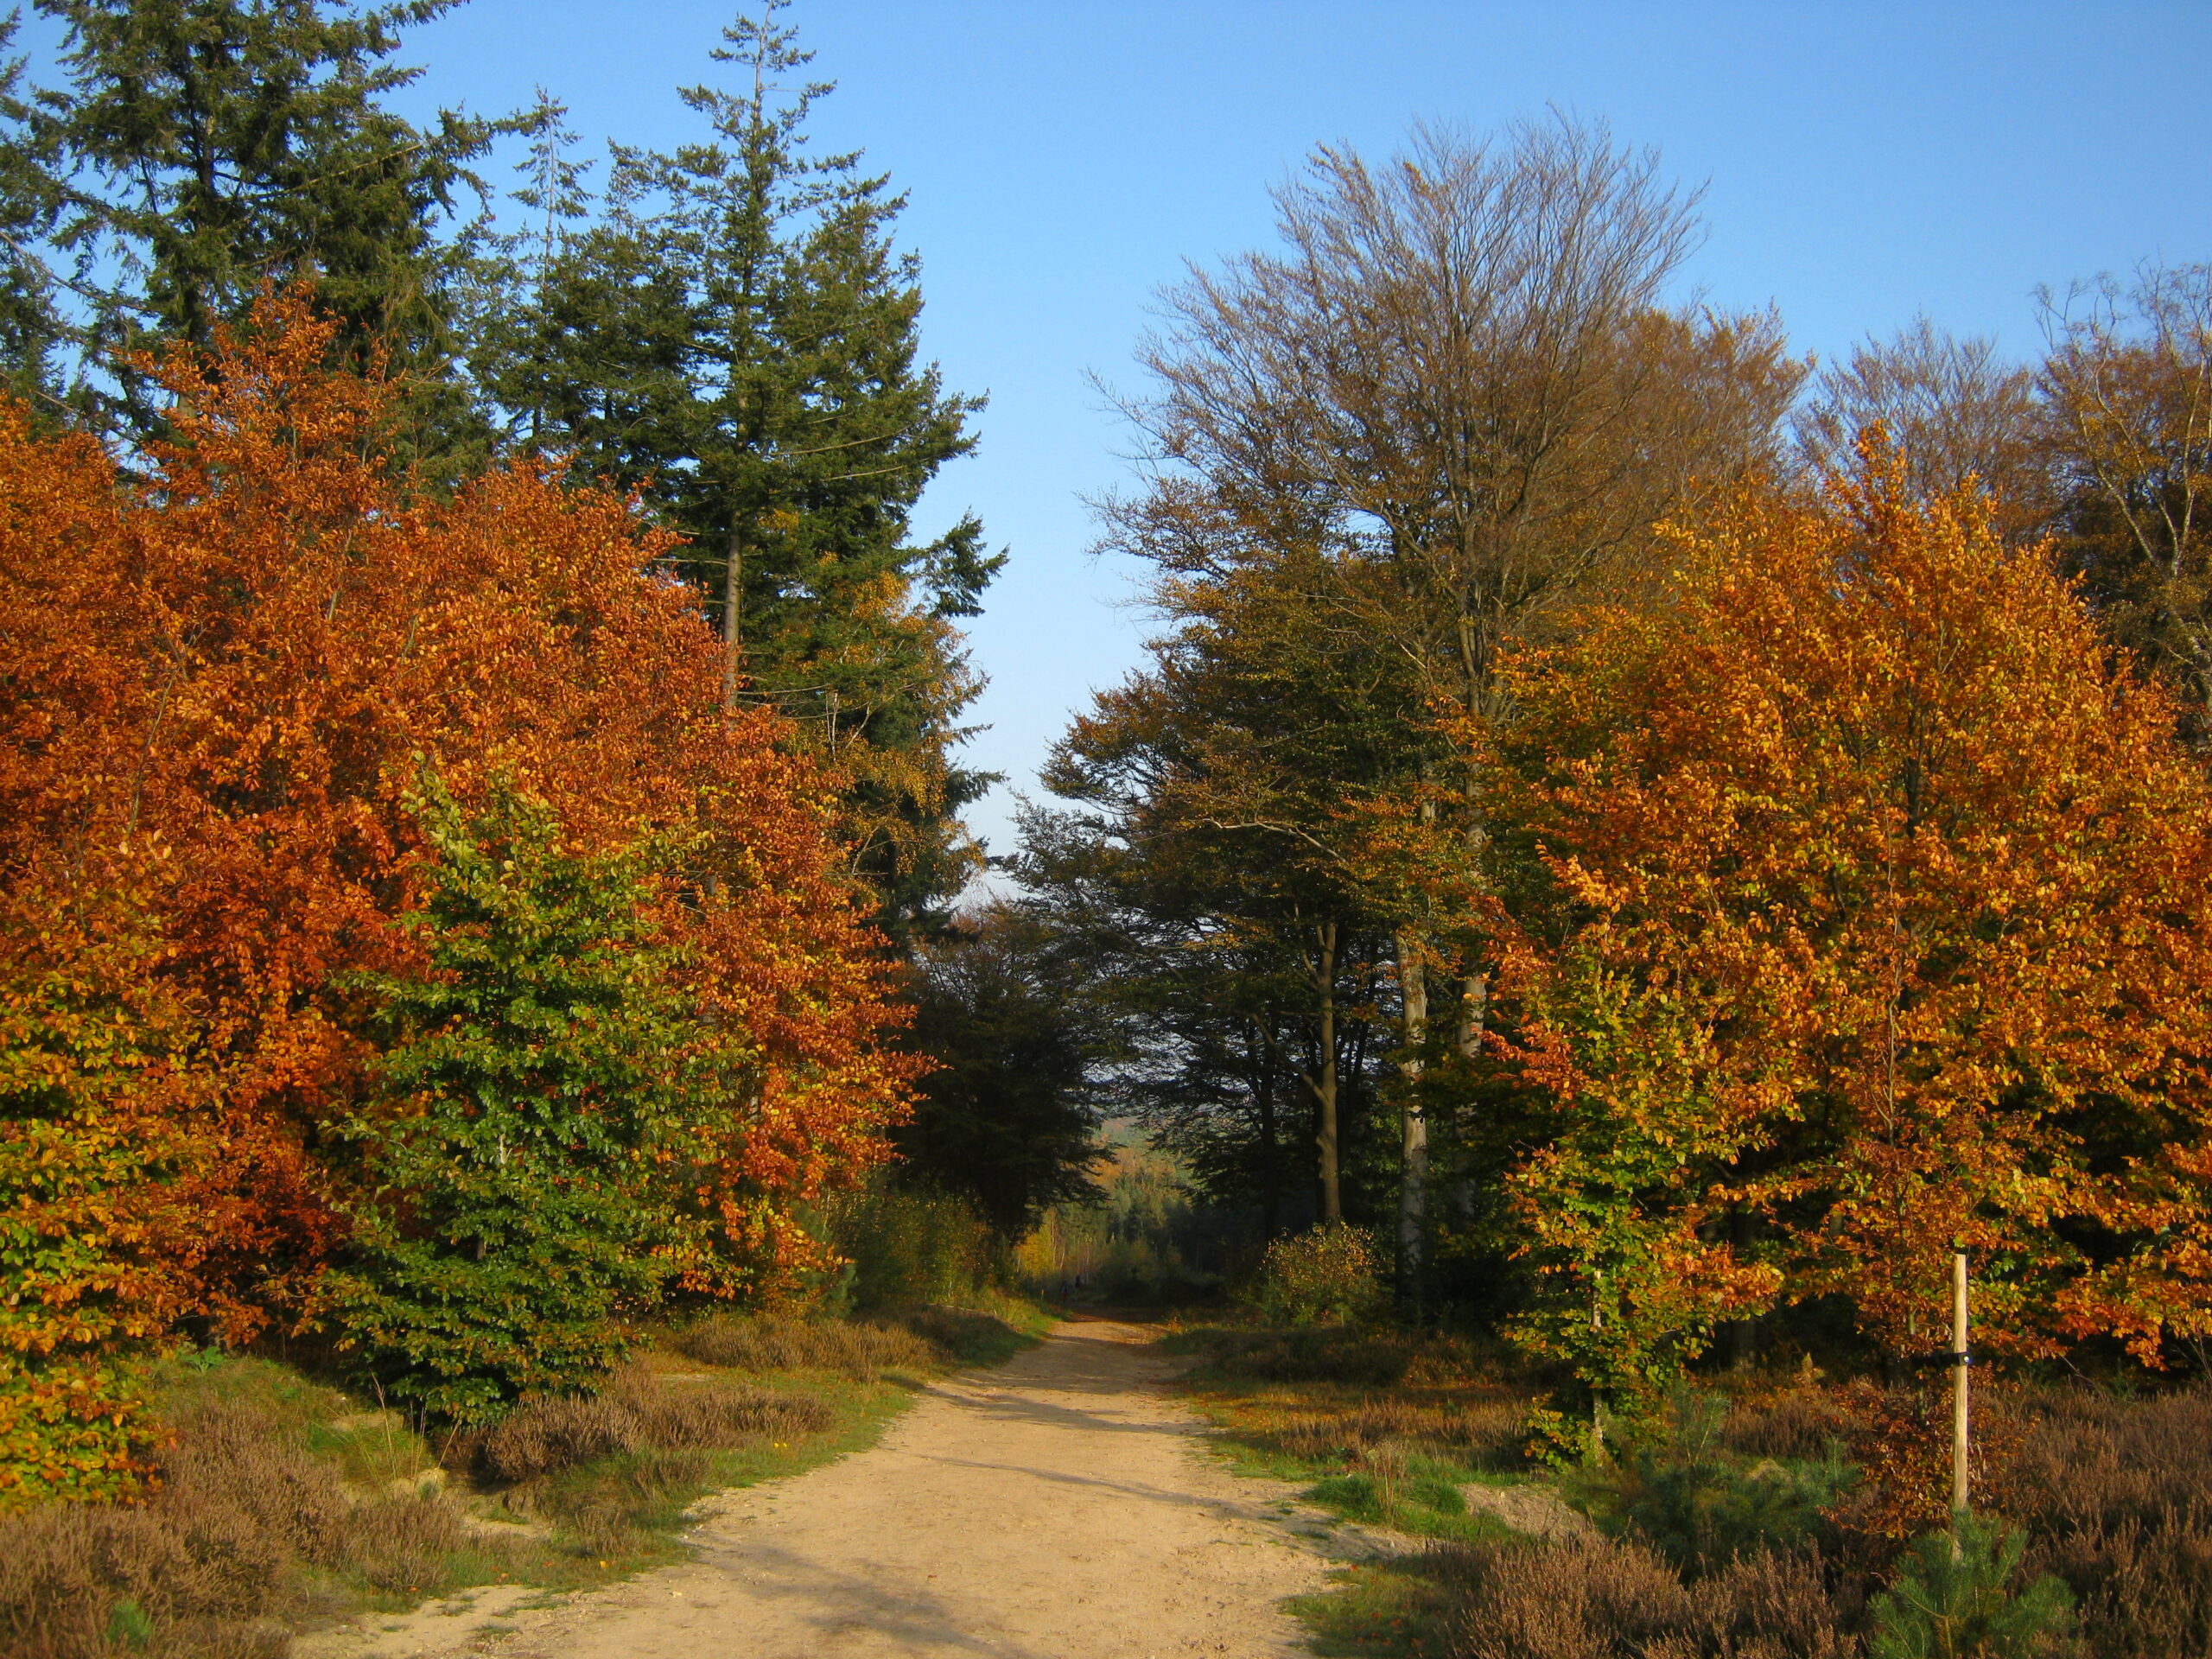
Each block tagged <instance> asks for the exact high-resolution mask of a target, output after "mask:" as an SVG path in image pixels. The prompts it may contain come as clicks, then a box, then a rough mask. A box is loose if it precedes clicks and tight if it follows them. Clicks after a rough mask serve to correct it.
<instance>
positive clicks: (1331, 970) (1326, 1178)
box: [1313, 922, 1344, 1222]
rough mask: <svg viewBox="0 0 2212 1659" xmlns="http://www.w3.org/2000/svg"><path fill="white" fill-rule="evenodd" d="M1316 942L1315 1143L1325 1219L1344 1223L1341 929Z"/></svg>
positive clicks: (1326, 931)
mask: <svg viewBox="0 0 2212 1659" xmlns="http://www.w3.org/2000/svg"><path fill="white" fill-rule="evenodd" d="M1313 940H1314V954H1313V988H1314V992H1315V995H1316V996H1317V997H1318V998H1319V1012H1320V1027H1321V1030H1320V1046H1319V1053H1318V1055H1317V1057H1316V1058H1318V1059H1319V1065H1318V1066H1317V1068H1316V1070H1317V1071H1318V1073H1319V1077H1318V1080H1317V1081H1316V1082H1315V1083H1314V1084H1313V1103H1314V1105H1315V1106H1316V1108H1318V1109H1319V1128H1318V1131H1317V1133H1316V1134H1315V1135H1314V1137H1313V1141H1314V1144H1315V1145H1316V1146H1317V1147H1319V1148H1320V1151H1321V1219H1322V1220H1323V1221H1325V1222H1340V1221H1342V1220H1343V1219H1344V1183H1343V1180H1342V1179H1341V1177H1340V1175H1339V1173H1338V1155H1337V925H1336V924H1335V923H1334V922H1329V923H1326V924H1325V925H1322V926H1319V927H1317V928H1315V929H1314V930H1313Z"/></svg>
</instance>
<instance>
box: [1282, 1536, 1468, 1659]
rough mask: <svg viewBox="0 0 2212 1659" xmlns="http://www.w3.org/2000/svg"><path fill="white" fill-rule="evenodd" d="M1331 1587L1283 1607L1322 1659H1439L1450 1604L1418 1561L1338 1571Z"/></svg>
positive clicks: (1446, 1639)
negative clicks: (1307, 1633)
mask: <svg viewBox="0 0 2212 1659" xmlns="http://www.w3.org/2000/svg"><path fill="white" fill-rule="evenodd" d="M1329 1577H1330V1579H1331V1580H1332V1587H1331V1588H1329V1589H1327V1590H1324V1591H1321V1592H1318V1593H1316V1594H1313V1595H1310V1596H1294V1597H1293V1598H1292V1599H1290V1600H1289V1601H1288V1602H1287V1603H1285V1604H1284V1605H1286V1606H1287V1608H1288V1609H1289V1611H1291V1613H1292V1614H1293V1615H1294V1616H1295V1617H1296V1618H1298V1619H1299V1620H1300V1622H1301V1623H1302V1624H1305V1626H1306V1630H1308V1631H1309V1632H1311V1634H1312V1638H1313V1651H1314V1652H1315V1653H1317V1654H1319V1655H1321V1656H1322V1659H1443V1656H1445V1655H1446V1654H1449V1653H1450V1652H1451V1651H1452V1643H1451V1639H1450V1635H1449V1630H1448V1626H1449V1623H1450V1616H1451V1612H1452V1606H1453V1604H1454V1600H1455V1598H1454V1596H1453V1594H1452V1591H1451V1589H1450V1588H1449V1587H1448V1586H1446V1585H1444V1584H1442V1583H1440V1581H1439V1580H1437V1578H1436V1576H1435V1575H1434V1573H1433V1572H1431V1571H1430V1570H1429V1568H1428V1567H1427V1563H1426V1562H1425V1561H1424V1560H1422V1559H1421V1557H1420V1556H1411V1557H1407V1558H1404V1559H1402V1560H1395V1561H1389V1562H1371V1563H1369V1564H1367V1565H1364V1566H1360V1567H1343V1568H1340V1569H1338V1571H1336V1572H1334V1573H1331V1574H1330V1575H1329Z"/></svg>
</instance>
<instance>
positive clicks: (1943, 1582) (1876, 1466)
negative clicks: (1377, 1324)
mask: <svg viewBox="0 0 2212 1659" xmlns="http://www.w3.org/2000/svg"><path fill="white" fill-rule="evenodd" d="M1164 1345H1166V1347H1167V1348H1168V1349H1169V1350H1170V1351H1176V1352H1179V1353H1183V1354H1186V1355H1190V1356H1192V1357H1196V1358H1197V1359H1198V1361H1199V1363H1198V1365H1197V1366H1196V1367H1195V1368H1194V1369H1193V1370H1192V1371H1190V1372H1189V1373H1187V1374H1186V1376H1185V1380H1184V1384H1183V1386H1184V1389H1185V1392H1186V1394H1187V1395H1188V1397H1189V1398H1190V1399H1191V1401H1192V1403H1193V1404H1195V1405H1196V1406H1197V1407H1198V1408H1199V1409H1200V1410H1201V1411H1202V1412H1204V1413H1205V1415H1206V1416H1207V1417H1209V1418H1210V1419H1211V1421H1213V1422H1214V1423H1215V1425H1216V1426H1217V1427H1218V1429H1219V1430H1220V1432H1221V1443H1222V1446H1223V1448H1224V1451H1225V1452H1227V1453H1228V1454H1229V1455H1230V1458H1231V1459H1232V1460H1233V1461H1234V1463H1235V1465H1236V1467H1237V1468H1238V1469H1239V1470H1240V1471H1243V1472H1248V1473H1252V1474H1259V1475H1267V1476H1272V1477H1274V1478H1279V1479H1284V1480H1289V1481H1294V1482H1297V1483H1299V1484H1300V1485H1301V1486H1302V1487H1303V1488H1304V1490H1305V1496H1306V1498H1307V1499H1308V1500H1309V1501H1311V1502H1313V1503H1316V1504H1318V1505H1319V1506H1321V1507H1323V1508H1325V1509H1326V1510H1331V1511H1332V1512H1333V1513H1334V1514H1336V1515H1337V1516H1340V1517H1342V1518H1344V1519H1345V1520H1348V1521H1357V1522H1363V1523H1365V1524H1367V1525H1370V1526H1375V1527H1382V1528H1387V1529H1392V1530H1395V1531H1397V1532H1401V1533H1407V1534H1411V1535H1414V1536H1418V1537H1426V1538H1428V1539H1430V1540H1433V1547H1432V1548H1430V1549H1428V1550H1427V1551H1426V1552H1422V1553H1417V1554H1408V1555H1404V1556H1401V1557H1398V1558H1396V1559H1395V1560H1383V1561H1377V1562H1371V1563H1369V1564H1367V1565H1364V1566H1361V1567H1353V1568H1348V1569H1346V1570H1344V1571H1343V1572H1340V1573H1338V1574H1337V1575H1336V1579H1337V1583H1336V1586H1335V1587H1334V1588H1333V1589H1332V1590H1331V1591H1330V1592H1326V1593H1324V1594H1321V1595H1319V1596H1311V1597H1306V1598H1303V1599H1300V1601H1299V1602H1297V1603H1296V1604H1294V1606H1295V1610H1296V1611H1298V1612H1299V1613H1300V1616H1301V1617H1302V1618H1304V1619H1305V1621H1306V1624H1307V1625H1308V1627H1309V1629H1310V1630H1311V1631H1312V1632H1313V1639H1314V1641H1315V1643H1316V1647H1317V1650H1318V1651H1319V1652H1320V1653H1323V1654H1325V1655H1327V1654H1333V1655H1340V1656H1346V1659H1353V1656H1365V1659H1428V1656H1436V1659H1446V1656H1448V1659H1630V1656H1660V1655H1664V1656H1666V1659H1936V1656H1955V1659H1964V1656H1966V1655H1967V1654H1969V1653H1971V1654H1974V1655H1978V1656H1980V1659H2172V1656H2178V1655H2183V1654H2206V1653H2212V1395H2208V1394H2207V1393H2206V1392H2204V1391H2202V1390H2201V1389H2200V1390H2195V1391H2189V1392H2175V1393H2165V1394H2157V1395H2141V1396H2134V1397H2131V1396H2129V1395H2126V1394H2121V1393H2113V1392H2107V1391H2104V1390H2100V1389H2093V1388H2089V1387H2086V1386H2067V1387H2056V1386H2028V1385H2018V1384H2016V1385H2009V1386H1991V1387H1989V1388H1987V1389H1986V1390H1985V1392H1984V1394H1983V1396H1982V1401H1981V1405H1980V1408H1979V1410H1980V1412H1981V1414H1982V1415H1981V1416H1980V1417H1978V1419H1977V1433H1978V1434H1979V1435H1980V1440H1978V1444H1979V1445H1981V1446H1984V1447H1985V1448H1986V1451H1987V1452H1988V1457H1987V1459H1986V1467H1983V1468H1981V1469H1980V1472H1979V1473H1978V1476H1977V1478H1978V1481H1979V1483H1980V1484H1978V1485H1977V1488H1976V1491H1977V1493H1978V1505H1979V1507H1980V1510H1981V1513H1982V1516H1983V1521H1982V1522H1981V1523H1980V1525H1979V1527H1978V1529H1976V1530H1974V1531H1972V1532H1971V1533H1970V1534H1969V1535H1967V1538H1966V1540H1965V1545H1964V1548H1963V1550H1962V1553H1961V1554H1960V1555H1958V1556H1957V1557H1954V1555H1953V1554H1952V1547H1951V1544H1950V1541H1949V1539H1948V1536H1947V1535H1944V1534H1943V1533H1942V1531H1941V1529H1940V1527H1941V1520H1940V1517H1941V1510H1940V1508H1939V1507H1936V1506H1935V1505H1934V1504H1931V1503H1929V1502H1926V1501H1924V1497H1923V1496H1918V1495H1917V1494H1919V1489H1920V1488H1922V1487H1923V1486H1925V1487H1929V1489H1930V1491H1934V1490H1935V1484H1934V1483H1933V1482H1932V1481H1931V1480H1930V1479H1929V1478H1927V1469H1926V1468H1923V1465H1927V1468H1932V1467H1933V1466H1934V1462H1933V1460H1932V1455H1931V1454H1929V1453H1928V1452H1927V1450H1926V1448H1925V1447H1923V1446H1920V1445H1919V1442H1918V1439H1910V1438H1909V1439H1908V1440H1906V1441H1905V1442H1903V1443H1901V1444H1899V1445H1898V1446H1897V1449H1896V1450H1895V1451H1894V1452H1892V1453H1891V1454H1889V1455H1887V1456H1885V1452H1884V1450H1883V1446H1884V1441H1883V1436H1885V1435H1891V1436H1894V1435H1895V1434H1896V1433H1897V1432H1898V1425H1900V1424H1903V1425H1906V1426H1907V1431H1908V1433H1909V1435H1910V1436H1918V1437H1921V1438H1926V1439H1927V1440H1929V1445H1930V1446H1934V1445H1936V1441H1937V1440H1938V1439H1940V1435H1939V1433H1938V1431H1942V1432H1944V1433H1947V1432H1948V1411H1947V1410H1941V1409H1938V1408H1941V1407H1942V1406H1943V1405H1944V1403H1945V1402H1943V1401H1942V1400H1940V1399H1938V1398H1936V1393H1935V1392H1931V1391H1929V1390H1928V1389H1925V1388H1924V1386H1923V1387H1921V1388H1919V1389H1916V1388H1915V1387H1913V1386H1911V1385H1906V1386H1902V1387H1899V1388H1895V1389H1878V1388H1877V1387H1875V1386H1874V1385H1872V1384H1866V1383H1862V1384H1853V1385H1849V1386H1843V1387H1838V1386H1824V1385H1821V1384H1818V1383H1813V1382H1810V1381H1808V1380H1805V1379H1800V1380H1798V1381H1796V1382H1795V1383H1792V1382H1790V1381H1788V1380H1786V1379H1760V1378H1756V1377H1747V1378H1738V1379H1730V1380H1729V1384H1728V1389H1727V1391H1726V1393H1713V1394H1707V1395H1698V1394H1695V1393H1688V1392H1686V1393H1685V1394H1684V1395H1682V1396H1681V1398H1680V1399H1678V1400H1677V1402H1675V1408H1674V1410H1673V1412H1672V1413H1671V1414H1669V1417H1668V1419H1667V1420H1666V1421H1664V1422H1662V1423H1661V1424H1659V1425H1657V1426H1656V1427H1655V1428H1654V1429H1652V1430H1650V1431H1648V1432H1647V1433H1646V1435H1645V1437H1644V1439H1643V1440H1641V1441H1640V1442H1628V1443H1625V1444H1622V1445H1619V1446H1616V1447H1615V1448H1614V1452H1613V1455H1612V1456H1611V1458H1610V1459H1607V1460H1606V1461H1605V1462H1604V1463H1602V1464H1597V1465H1580V1466H1575V1467H1569V1468H1566V1469H1561V1470H1557V1471H1552V1470H1547V1469H1544V1468H1542V1467H1541V1466H1540V1465H1536V1464H1535V1463H1534V1462H1532V1461H1531V1460H1530V1459H1529V1458H1528V1456H1527V1455H1526V1450H1525V1446H1526V1440H1527V1422H1528V1414H1527V1406H1528V1403H1529V1388H1528V1386H1527V1384H1526V1383H1525V1381H1524V1380H1523V1379H1522V1377H1521V1376H1519V1375H1518V1374H1516V1371H1515V1370H1513V1369H1512V1368H1511V1367H1510V1365H1508V1364H1506V1363H1502V1362H1500V1361H1499V1360H1497V1359H1496V1358H1495V1357H1491V1356H1489V1355H1486V1354H1484V1353H1483V1352H1481V1351H1478V1350H1475V1349H1472V1348H1470V1347H1469V1346H1467V1345H1465V1344H1457V1343H1453V1342H1451V1341H1448V1340H1445V1339H1442V1338H1416V1337H1414V1336H1410V1335H1408V1334H1405V1333H1403V1332H1392V1331H1389V1330H1361V1329H1358V1328H1356V1327H1346V1326H1334V1327H1332V1326H1320V1327H1313V1328H1307V1329H1303V1330H1294V1331H1287V1332H1285V1331H1264V1330H1256V1329H1251V1328H1236V1327H1227V1328H1224V1327H1213V1328H1198V1329H1185V1330H1179V1331H1177V1332H1173V1333H1172V1334H1171V1335H1170V1336H1169V1337H1168V1338H1166V1342H1165V1344H1164ZM1939 1419H1940V1420H1941V1421H1938V1420H1939ZM1512 1487H1523V1488H1525V1489H1526V1490H1522V1491H1500V1490H1498V1489H1500V1488H1512ZM1484 1488H1488V1489H1490V1491H1487V1492H1486V1491H1484ZM1474 1499H1482V1500H1484V1501H1483V1502H1473V1501H1471V1500H1474ZM1508 1499H1511V1500H1513V1501H1512V1502H1507V1501H1505V1500H1508ZM1562 1502H1564V1503H1567V1504H1571V1505H1572V1506H1573V1510H1574V1511H1575V1512H1576V1514H1579V1516H1580V1517H1581V1518H1580V1520H1577V1518H1576V1514H1567V1513H1566V1512H1565V1511H1563V1510H1561V1508H1560V1504H1561V1503H1562ZM1489 1510H1497V1511H1498V1512H1499V1513H1500V1514H1501V1515H1503V1516H1510V1518H1512V1519H1513V1520H1515V1522H1516V1524H1518V1525H1521V1526H1523V1527H1534V1526H1536V1525H1542V1526H1545V1527H1546V1528H1547V1529H1548V1535H1545V1536H1535V1535H1530V1533H1529V1532H1526V1531H1522V1532H1516V1531H1514V1530H1512V1529H1509V1528H1508V1527H1506V1526H1504V1525H1503V1524H1502V1523H1501V1521H1500V1520H1499V1519H1498V1518H1497V1516H1493V1515H1492V1514H1490V1513H1486V1512H1485V1511H1489ZM1930 1516H1934V1517H1936V1518H1935V1519H1933V1520H1931V1519H1930V1518H1929V1517H1930ZM1546 1517H1555V1518H1563V1519H1564V1520H1565V1521H1567V1522H1573V1525H1574V1526H1577V1527H1580V1529H1581V1530H1580V1533H1579V1534H1578V1533H1576V1532H1574V1531H1573V1529H1571V1528H1567V1527H1553V1526H1551V1524H1550V1521H1549V1520H1548V1519H1546Z"/></svg>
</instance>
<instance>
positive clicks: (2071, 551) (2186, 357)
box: [2041, 265, 2212, 748]
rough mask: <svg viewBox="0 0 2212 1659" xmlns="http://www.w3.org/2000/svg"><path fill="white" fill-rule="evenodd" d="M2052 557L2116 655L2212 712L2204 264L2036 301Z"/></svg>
mask: <svg viewBox="0 0 2212 1659" xmlns="http://www.w3.org/2000/svg"><path fill="white" fill-rule="evenodd" d="M2043 303H2044V330H2045V333H2046V334H2048V336H2049V337H2050V355H2049V356H2048V358H2047V359H2045V361H2044V366H2043V372H2042V377H2041V390H2042V393H2043V404H2044V421H2045V428H2046V442H2047V444H2048V446H2049V450H2050V461H2051V467H2052V470H2053V473H2054V474H2055V479H2054V482H2055V486H2056V489H2057V490H2058V492H2059V494H2060V498H2061V501H2060V506H2059V510H2058V518H2057V531H2058V543H2059V554H2060V556H2061V558H2062V559H2063V561H2064V562H2065V563H2066V564H2067V566H2068V568H2069V569H2071V570H2073V571H2074V572H2075V573H2077V574H2078V575H2080V577H2081V579H2082V586H2083V591H2084V592H2085V594H2087V595H2088V598H2089V601H2090V603H2091V604H2092V605H2093V606H2094V607H2095V609H2096V611H2097V613H2098V614H2099V616H2100V618H2101V620H2103V622H2104V624H2105V626H2106V627H2107V630H2109V632H2111V634H2112V636H2113V639H2115V640H2116V641H2117V642H2118V643H2119V644H2120V645H2124V646H2126V647H2127V648H2128V649H2129V650H2131V651H2133V652H2137V653H2138V654H2139V657H2140V658H2142V660H2143V661H2144V662H2145V664H2147V665H2148V666H2150V667H2151V668H2152V670H2153V671H2156V672H2158V674H2160V675H2162V676H2163V677H2164V678H2165V679H2166V680H2167V682H2168V683H2170V684H2171V685H2172V686H2173V687H2174V688H2175V689H2176V690H2177V691H2178V692H2179V694H2180V696H2181V702H2182V709H2183V721H2184V729H2185V730H2186V731H2187V732H2188V734H2189V735H2190V741H2192V742H2193V743H2195V744H2196V746H2197V747H2200V748H2202V747H2204V745H2205V744H2206V743H2207V742H2208V741H2212V737H2208V731H2207V726H2206V719H2207V716H2206V714H2205V710H2206V709H2207V707H2208V705H2212V265H2183V266H2176V267H2172V268H2159V267H2156V266H2146V267H2145V269H2144V270H2141V271H2139V272H2138V273H2137V277H2136V280H2135V282H2134V283H2133V284H2132V285H2130V286H2126V287H2123V286H2122V285H2120V283H2117V282H2114V281H2112V280H2111V279H2109V278H2107V279H2105V280H2102V281H2100V282H2098V283H2093V284H2088V285H2085V286H2083V285H2077V286H2076V287H2075V288H2074V289H2069V291H2068V292H2067V293H2065V294H2064V295H2054V294H2051V293H2049V292H2046V293H2045V294H2044V296H2043Z"/></svg>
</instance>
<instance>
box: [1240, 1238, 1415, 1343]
mask: <svg viewBox="0 0 2212 1659" xmlns="http://www.w3.org/2000/svg"><path fill="white" fill-rule="evenodd" d="M1246 1294H1247V1296H1248V1298H1249V1300H1250V1301H1251V1303H1252V1305H1253V1306H1254V1307H1255V1308H1256V1309H1257V1310H1258V1312H1259V1313H1260V1316H1261V1317H1262V1319H1266V1320H1267V1321H1268V1323H1269V1324H1270V1325H1359V1324H1363V1323H1365V1322H1366V1321H1369V1320H1371V1319H1378V1318H1380V1317H1381V1316H1382V1314H1383V1312H1384V1311H1385V1310H1386V1309H1387V1308H1388V1307H1389V1301H1390V1298H1389V1292H1388V1291H1387V1290H1385V1289H1384V1288H1383V1267H1382V1260H1381V1258H1380V1257H1379V1256H1378V1255H1376V1249H1375V1244H1374V1241H1373V1240H1371V1239H1370V1237H1369V1236H1367V1235H1366V1234H1365V1233H1364V1232H1362V1231H1361V1230H1359V1229H1357V1228H1356V1227H1347V1226H1345V1225H1344V1224H1343V1223H1341V1222H1325V1223H1323V1224H1321V1225H1320V1226H1319V1227H1315V1228H1313V1230H1310V1231H1307V1232H1303V1233H1300V1234H1298V1235H1296V1236H1294V1237H1290V1238H1279V1239H1277V1240H1275V1241H1274V1243H1272V1244H1270V1245H1268V1253H1267V1255H1265V1256H1263V1257H1262V1259H1261V1262H1260V1270H1259V1273H1258V1274H1256V1275H1255V1278H1254V1280H1253V1281H1252V1284H1251V1286H1250V1287H1249V1289H1248V1291H1247V1293H1246Z"/></svg>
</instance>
